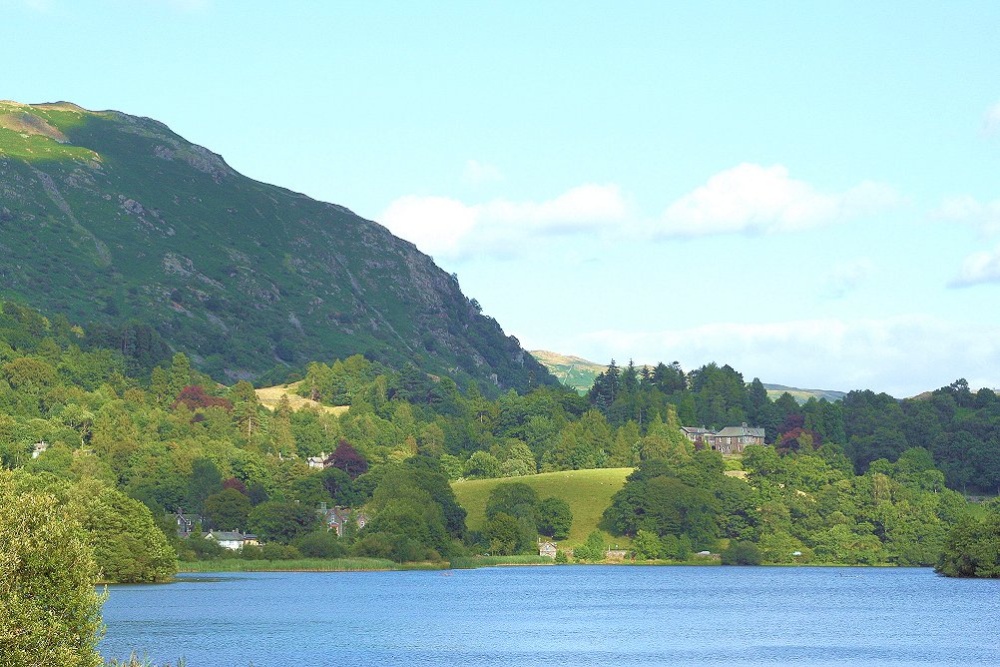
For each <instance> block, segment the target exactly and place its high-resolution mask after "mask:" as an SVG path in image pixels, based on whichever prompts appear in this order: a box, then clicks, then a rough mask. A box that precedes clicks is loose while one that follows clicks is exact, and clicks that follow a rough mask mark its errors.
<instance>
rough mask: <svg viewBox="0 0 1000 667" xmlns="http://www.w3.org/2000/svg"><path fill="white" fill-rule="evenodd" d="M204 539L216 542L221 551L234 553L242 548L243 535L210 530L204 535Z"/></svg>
mask: <svg viewBox="0 0 1000 667" xmlns="http://www.w3.org/2000/svg"><path fill="white" fill-rule="evenodd" d="M205 539H206V540H213V541H215V542H217V543H218V544H219V546H220V547H222V548H223V549H229V550H231V551H236V550H237V549H240V548H241V547H242V546H243V541H244V535H243V533H240V532H234V531H227V530H210V531H208V533H206V534H205ZM254 541H256V538H254Z"/></svg>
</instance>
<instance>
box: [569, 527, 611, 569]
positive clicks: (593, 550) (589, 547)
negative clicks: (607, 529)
mask: <svg viewBox="0 0 1000 667" xmlns="http://www.w3.org/2000/svg"><path fill="white" fill-rule="evenodd" d="M606 550H607V547H606V546H605V544H604V536H603V535H601V533H600V532H599V531H596V530H595V531H593V532H592V533H590V535H588V536H587V541H586V542H584V543H583V544H582V545H581V546H578V547H577V548H576V549H574V550H573V557H574V558H576V559H577V560H582V561H591V562H596V561H601V560H604V556H605V552H606Z"/></svg>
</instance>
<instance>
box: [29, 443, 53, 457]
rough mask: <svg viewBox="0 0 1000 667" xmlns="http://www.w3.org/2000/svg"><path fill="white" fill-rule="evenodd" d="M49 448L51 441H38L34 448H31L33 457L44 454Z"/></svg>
mask: <svg viewBox="0 0 1000 667" xmlns="http://www.w3.org/2000/svg"><path fill="white" fill-rule="evenodd" d="M48 448H49V443H47V442H45V441H44V440H40V441H38V442H36V443H35V447H34V449H32V450H31V458H33V459H37V458H38V457H39V456H41V455H42V454H44V453H45V451H46V450H47V449H48Z"/></svg>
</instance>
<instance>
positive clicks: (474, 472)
mask: <svg viewBox="0 0 1000 667" xmlns="http://www.w3.org/2000/svg"><path fill="white" fill-rule="evenodd" d="M502 474H503V470H502V469H501V468H500V462H499V461H497V457H495V456H493V455H492V454H490V453H489V452H482V451H480V452H473V453H472V456H470V457H469V460H468V461H467V462H466V464H465V475H466V477H469V478H470V479H493V478H495V477H500V475H502Z"/></svg>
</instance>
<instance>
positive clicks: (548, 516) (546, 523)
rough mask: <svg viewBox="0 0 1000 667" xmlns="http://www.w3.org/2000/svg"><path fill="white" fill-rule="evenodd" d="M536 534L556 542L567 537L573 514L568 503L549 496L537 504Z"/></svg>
mask: <svg viewBox="0 0 1000 667" xmlns="http://www.w3.org/2000/svg"><path fill="white" fill-rule="evenodd" d="M537 514H538V532H539V533H541V534H542V535H548V536H550V537H552V538H553V539H556V540H565V539H566V538H568V537H569V530H570V528H571V527H572V525H573V512H572V510H570V507H569V503H567V502H566V501H565V500H563V499H562V498H556V497H555V496H551V497H549V498H546V499H545V500H543V501H541V502H540V503H538V511H537Z"/></svg>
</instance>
